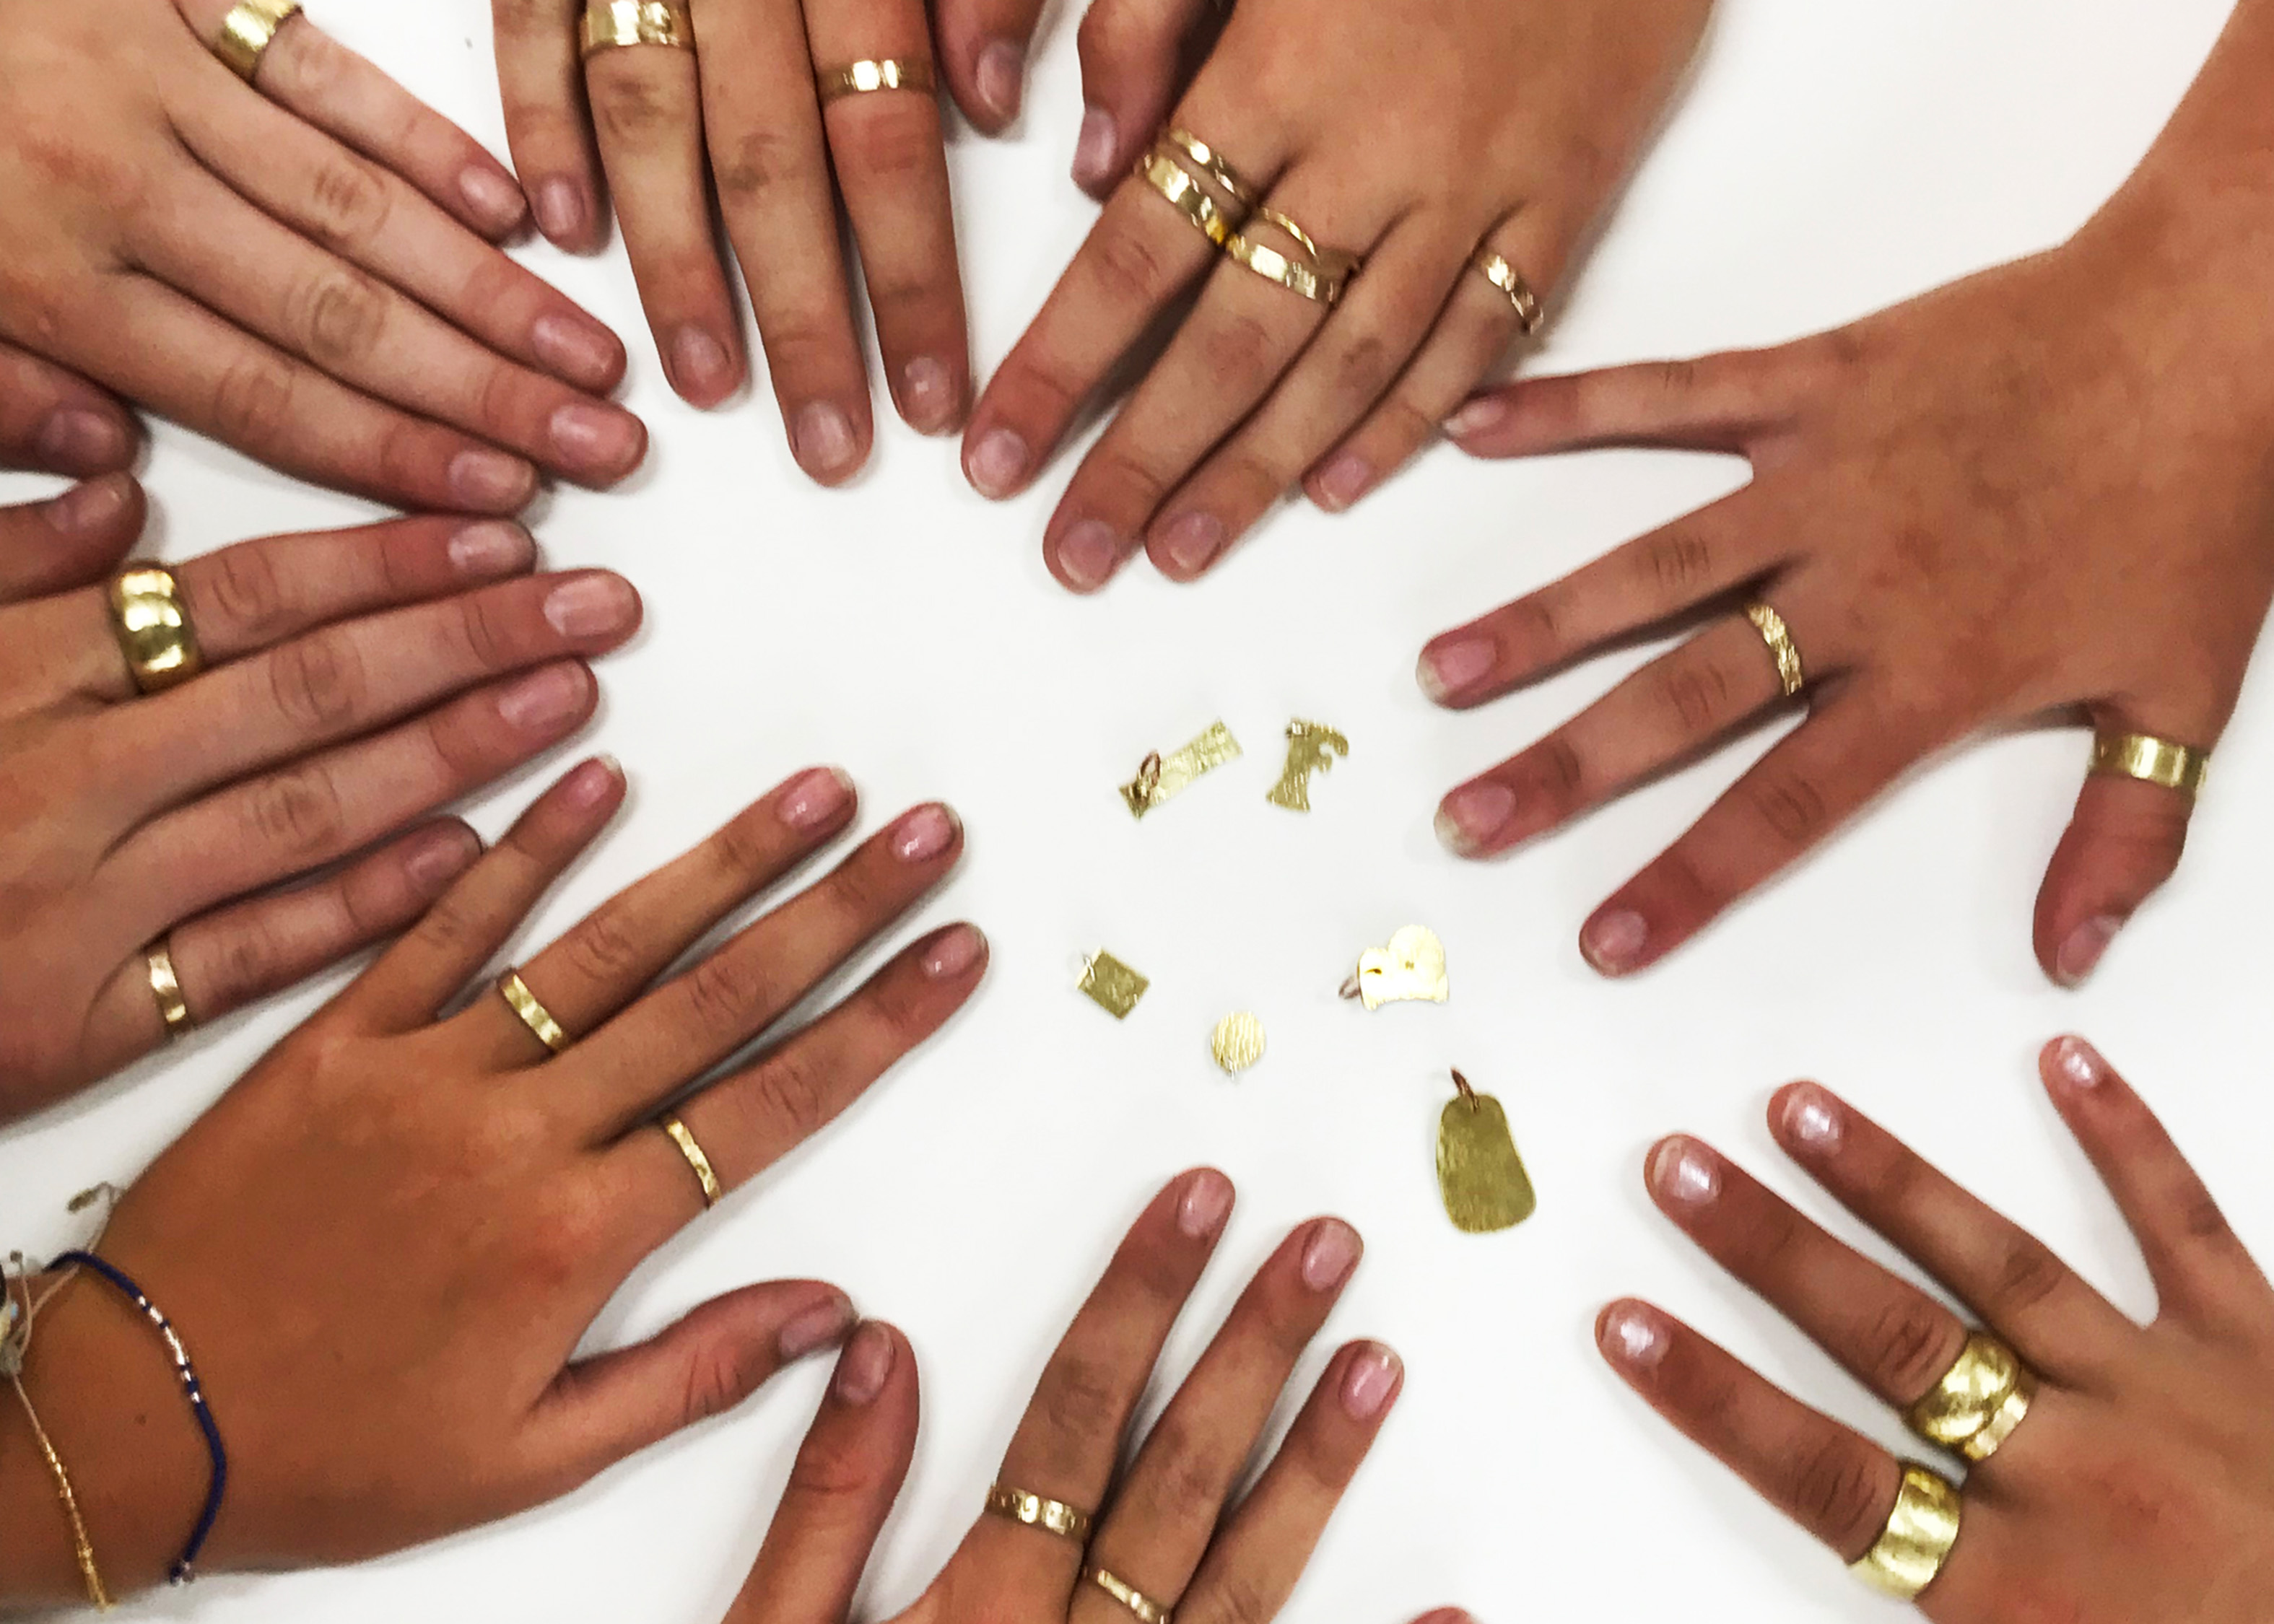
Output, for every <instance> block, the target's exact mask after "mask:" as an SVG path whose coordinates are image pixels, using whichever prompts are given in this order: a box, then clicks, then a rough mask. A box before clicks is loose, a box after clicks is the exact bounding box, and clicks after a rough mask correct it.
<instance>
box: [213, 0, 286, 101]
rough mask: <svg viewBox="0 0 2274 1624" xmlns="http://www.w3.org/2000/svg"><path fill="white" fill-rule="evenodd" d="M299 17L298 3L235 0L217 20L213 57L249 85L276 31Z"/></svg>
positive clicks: (276, 0) (279, 0)
mask: <svg viewBox="0 0 2274 1624" xmlns="http://www.w3.org/2000/svg"><path fill="white" fill-rule="evenodd" d="M299 14H300V0H237V4H235V5H233V6H231V7H230V11H229V15H228V16H226V17H224V18H222V19H221V33H220V34H218V35H216V36H215V39H214V42H213V47H212V49H213V54H214V55H215V56H218V57H220V58H221V59H222V65H223V66H225V67H226V68H228V69H229V71H230V72H232V73H234V74H236V75H237V78H239V79H243V80H244V81H245V83H246V84H248V85H250V84H251V83H252V76H253V75H254V74H256V73H258V72H260V59H261V58H262V57H263V56H267V54H268V48H269V46H270V45H272V44H274V43H275V39H276V31H277V30H278V29H279V28H282V26H284V25H285V24H286V23H289V22H290V21H291V20H292V19H294V18H295V17H297V16H298V15H299Z"/></svg>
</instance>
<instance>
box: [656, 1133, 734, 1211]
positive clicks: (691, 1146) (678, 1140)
mask: <svg viewBox="0 0 2274 1624" xmlns="http://www.w3.org/2000/svg"><path fill="white" fill-rule="evenodd" d="M655 1125H656V1126H657V1127H659V1128H660V1129H662V1130H663V1132H664V1137H665V1138H666V1139H669V1140H670V1141H671V1142H672V1143H673V1144H674V1145H676V1146H678V1147H679V1154H681V1155H682V1156H684V1157H686V1158H687V1165H688V1167H689V1169H691V1170H692V1171H693V1172H694V1174H695V1182H696V1183H697V1184H700V1185H702V1186H703V1206H704V1210H705V1211H708V1210H709V1209H710V1208H712V1207H716V1206H718V1205H719V1198H720V1197H721V1196H723V1195H725V1194H726V1193H727V1191H726V1187H725V1186H724V1185H722V1184H719V1175H718V1174H717V1172H716V1171H714V1170H713V1169H712V1166H711V1158H710V1157H709V1156H706V1155H704V1154H703V1147H702V1146H701V1145H700V1144H698V1143H697V1142H696V1139H695V1136H694V1134H692V1133H690V1132H688V1129H687V1124H685V1123H683V1122H681V1121H680V1120H679V1118H678V1117H676V1116H670V1115H668V1114H666V1115H665V1116H659V1117H657V1118H656V1120H655Z"/></svg>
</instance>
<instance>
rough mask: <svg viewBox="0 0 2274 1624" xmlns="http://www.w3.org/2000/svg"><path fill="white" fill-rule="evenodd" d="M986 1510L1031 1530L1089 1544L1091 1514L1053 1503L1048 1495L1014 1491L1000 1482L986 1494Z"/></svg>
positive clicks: (1019, 1490) (1076, 1508)
mask: <svg viewBox="0 0 2274 1624" xmlns="http://www.w3.org/2000/svg"><path fill="white" fill-rule="evenodd" d="M987 1509H988V1510H989V1511H990V1512H991V1513H993V1514H994V1515H996V1516H998V1517H1003V1518H1006V1519H1008V1520H1009V1521H1011V1522H1023V1523H1025V1524H1026V1525H1027V1526H1028V1528H1039V1529H1041V1530H1043V1532H1045V1533H1049V1534H1056V1535H1057V1536H1058V1538H1060V1539H1068V1540H1072V1541H1073V1543H1074V1544H1075V1545H1088V1543H1089V1529H1090V1522H1091V1519H1090V1515H1089V1513H1088V1512H1087V1511H1083V1510H1081V1508H1080V1507H1074V1506H1069V1505H1067V1504H1066V1503H1065V1501H1064V1500H1051V1499H1050V1498H1049V1497H1048V1496H1046V1495H1042V1494H1034V1493H1030V1492H1028V1491H1027V1490H1025V1489H1014V1488H1012V1487H1010V1486H1009V1485H1005V1484H1000V1483H998V1484H997V1485H995V1486H994V1487H993V1488H991V1489H990V1490H988V1491H987Z"/></svg>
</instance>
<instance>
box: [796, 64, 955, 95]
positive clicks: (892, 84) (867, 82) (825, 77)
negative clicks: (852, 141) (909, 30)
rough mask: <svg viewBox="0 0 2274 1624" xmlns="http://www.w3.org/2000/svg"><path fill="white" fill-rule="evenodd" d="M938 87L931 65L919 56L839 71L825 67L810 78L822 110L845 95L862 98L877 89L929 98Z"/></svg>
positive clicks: (844, 68) (851, 66) (849, 67)
mask: <svg viewBox="0 0 2274 1624" xmlns="http://www.w3.org/2000/svg"><path fill="white" fill-rule="evenodd" d="M938 84H939V81H938V80H937V79H936V78H934V77H933V74H932V70H931V63H930V61H929V60H927V59H925V58H923V57H907V58H899V57H888V58H886V59H885V60H884V61H882V62H855V63H848V64H847V65H846V66H844V67H841V68H825V69H824V70H822V71H820V72H818V73H817V74H815V75H814V76H813V86H814V88H815V89H816V90H817V91H819V92H820V93H821V105H822V106H824V107H827V106H828V105H829V104H830V103H831V102H841V101H843V100H844V99H845V98H846V97H847V96H865V95H867V94H870V92H872V91H878V90H914V91H919V92H921V93H922V94H925V95H930V94H934V92H935V91H936V90H937V88H938Z"/></svg>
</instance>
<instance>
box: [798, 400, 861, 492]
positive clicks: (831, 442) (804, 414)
mask: <svg viewBox="0 0 2274 1624" xmlns="http://www.w3.org/2000/svg"><path fill="white" fill-rule="evenodd" d="M790 454H791V455H793V456H794V457H796V458H797V465H798V466H799V467H800V468H802V469H803V470H805V471H806V472H807V473H809V474H810V475H811V476H812V477H814V478H816V479H818V480H821V481H823V482H824V483H826V482H828V481H830V480H832V479H839V478H842V477H844V476H845V475H847V474H848V473H851V472H852V471H853V469H854V466H855V463H857V462H859V461H860V456H861V448H860V447H859V445H858V444H857V443H856V442H855V440H854V438H853V423H852V419H850V418H849V417H847V416H846V415H845V414H844V413H843V412H841V411H840V410H838V409H837V408H836V407H834V406H832V405H831V404H830V403H829V402H827V401H813V402H809V403H808V404H807V405H806V406H805V408H804V409H803V410H801V411H800V412H799V413H798V414H797V421H796V423H795V425H794V426H793V427H792V428H791V430H790Z"/></svg>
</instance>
